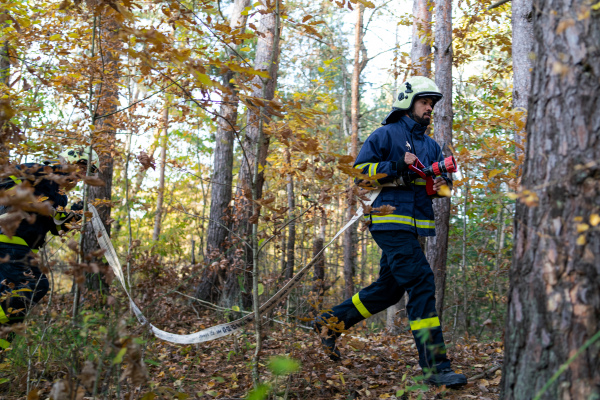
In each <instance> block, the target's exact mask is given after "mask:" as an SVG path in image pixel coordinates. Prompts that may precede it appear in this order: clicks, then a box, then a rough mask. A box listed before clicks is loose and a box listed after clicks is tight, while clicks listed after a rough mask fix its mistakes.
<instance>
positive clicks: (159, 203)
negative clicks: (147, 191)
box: [152, 105, 169, 242]
mask: <svg viewBox="0 0 600 400" xmlns="http://www.w3.org/2000/svg"><path fill="white" fill-rule="evenodd" d="M162 125H163V136H162V143H161V145H160V166H159V178H158V194H157V196H156V214H154V231H153V232H152V241H153V242H158V239H159V238H160V230H161V229H160V228H161V222H162V220H161V218H162V208H163V202H164V198H165V166H166V165H167V144H168V142H169V132H168V129H169V128H168V127H169V107H168V106H167V105H165V109H164V110H163V115H162Z"/></svg>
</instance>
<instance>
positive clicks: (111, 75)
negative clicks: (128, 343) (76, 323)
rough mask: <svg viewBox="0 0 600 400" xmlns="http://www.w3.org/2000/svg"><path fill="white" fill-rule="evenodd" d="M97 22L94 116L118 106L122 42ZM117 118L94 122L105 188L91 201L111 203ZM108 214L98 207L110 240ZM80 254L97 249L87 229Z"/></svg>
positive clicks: (107, 23)
mask: <svg viewBox="0 0 600 400" xmlns="http://www.w3.org/2000/svg"><path fill="white" fill-rule="evenodd" d="M103 17H104V18H99V20H100V21H103V22H104V23H103V24H102V25H101V26H99V27H98V32H99V33H100V34H99V35H98V40H99V41H100V42H101V43H100V46H101V48H102V49H103V52H102V53H101V54H102V56H101V57H102V60H101V61H99V62H100V63H101V65H103V66H104V68H103V70H102V75H103V77H102V85H101V90H102V92H101V93H99V94H97V95H98V96H99V102H98V109H97V111H96V115H104V114H108V113H111V112H113V111H115V110H116V109H117V107H118V106H119V79H120V76H119V53H118V51H119V50H120V49H121V48H122V46H123V45H122V41H121V39H120V38H119V32H118V29H119V25H118V24H117V23H116V21H115V20H114V19H113V18H112V17H108V16H105V15H103ZM98 87H99V88H100V85H99V86H98ZM115 117H116V116H115V115H113V116H109V117H106V118H102V119H100V120H96V121H95V123H94V125H95V131H94V135H93V146H94V149H95V150H96V152H98V154H99V156H100V168H99V169H100V171H99V173H98V177H99V178H100V179H101V180H102V181H103V182H104V186H91V187H90V188H89V199H90V201H96V200H108V201H110V200H111V196H112V178H113V164H114V161H113V153H114V151H115V149H114V143H115V136H116V135H115V132H116V126H115V125H116V123H117V119H116V118H115ZM110 210H111V207H110V206H109V205H101V206H98V214H99V215H100V218H101V220H102V222H103V224H104V227H105V228H106V232H107V233H108V235H109V236H110V231H111V229H110V223H109V222H108V221H110ZM83 235H84V237H83V242H82V252H83V254H84V255H89V254H91V253H93V252H96V251H98V250H99V249H100V247H99V246H98V241H97V240H96V235H95V233H94V230H93V229H92V228H91V226H88V227H86V229H85V232H84V233H83ZM90 261H92V262H97V263H98V264H100V263H101V262H102V260H101V258H98V259H91V260H90ZM86 287H87V288H88V289H90V290H101V289H102V290H106V289H107V288H108V285H107V284H106V282H105V281H104V279H103V278H102V276H101V275H100V274H86Z"/></svg>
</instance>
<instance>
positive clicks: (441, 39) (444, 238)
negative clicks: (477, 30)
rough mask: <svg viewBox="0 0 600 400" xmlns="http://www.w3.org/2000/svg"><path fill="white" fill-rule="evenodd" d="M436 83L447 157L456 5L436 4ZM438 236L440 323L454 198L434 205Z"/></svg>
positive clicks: (434, 240) (432, 242) (430, 256)
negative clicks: (451, 203) (453, 20)
mask: <svg viewBox="0 0 600 400" xmlns="http://www.w3.org/2000/svg"><path fill="white" fill-rule="evenodd" d="M435 19H436V22H435V44H436V51H435V83H436V85H437V86H438V87H439V89H440V91H441V92H442V94H443V95H444V97H443V98H442V100H440V101H439V102H438V103H437V104H436V106H435V113H434V116H435V129H434V135H433V137H434V139H435V141H436V142H438V144H439V145H440V146H441V147H442V151H443V152H444V155H445V156H449V155H450V147H451V146H452V118H453V116H454V114H453V112H452V1H450V0H440V1H437V2H436V3H435ZM433 211H434V213H435V234H436V236H433V237H429V239H428V243H427V260H428V261H429V264H430V265H431V269H432V270H433V273H434V274H435V308H436V309H437V312H438V315H439V317H440V319H442V317H443V312H444V293H445V290H446V258H447V254H448V231H449V227H450V198H449V197H444V198H441V199H435V200H434V201H433Z"/></svg>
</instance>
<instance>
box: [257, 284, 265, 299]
mask: <svg viewBox="0 0 600 400" xmlns="http://www.w3.org/2000/svg"><path fill="white" fill-rule="evenodd" d="M264 292H265V286H264V285H263V284H262V283H259V284H258V295H259V296H260V295H261V294H263V293H264Z"/></svg>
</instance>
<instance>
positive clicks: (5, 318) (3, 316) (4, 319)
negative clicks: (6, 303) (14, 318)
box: [0, 307, 8, 324]
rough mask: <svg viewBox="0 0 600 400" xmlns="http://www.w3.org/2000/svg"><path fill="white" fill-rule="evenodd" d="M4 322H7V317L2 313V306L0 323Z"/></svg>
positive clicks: (0, 308)
mask: <svg viewBox="0 0 600 400" xmlns="http://www.w3.org/2000/svg"><path fill="white" fill-rule="evenodd" d="M6 323H8V317H7V316H6V314H5V313H4V310H3V309H2V307H0V324H6Z"/></svg>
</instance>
